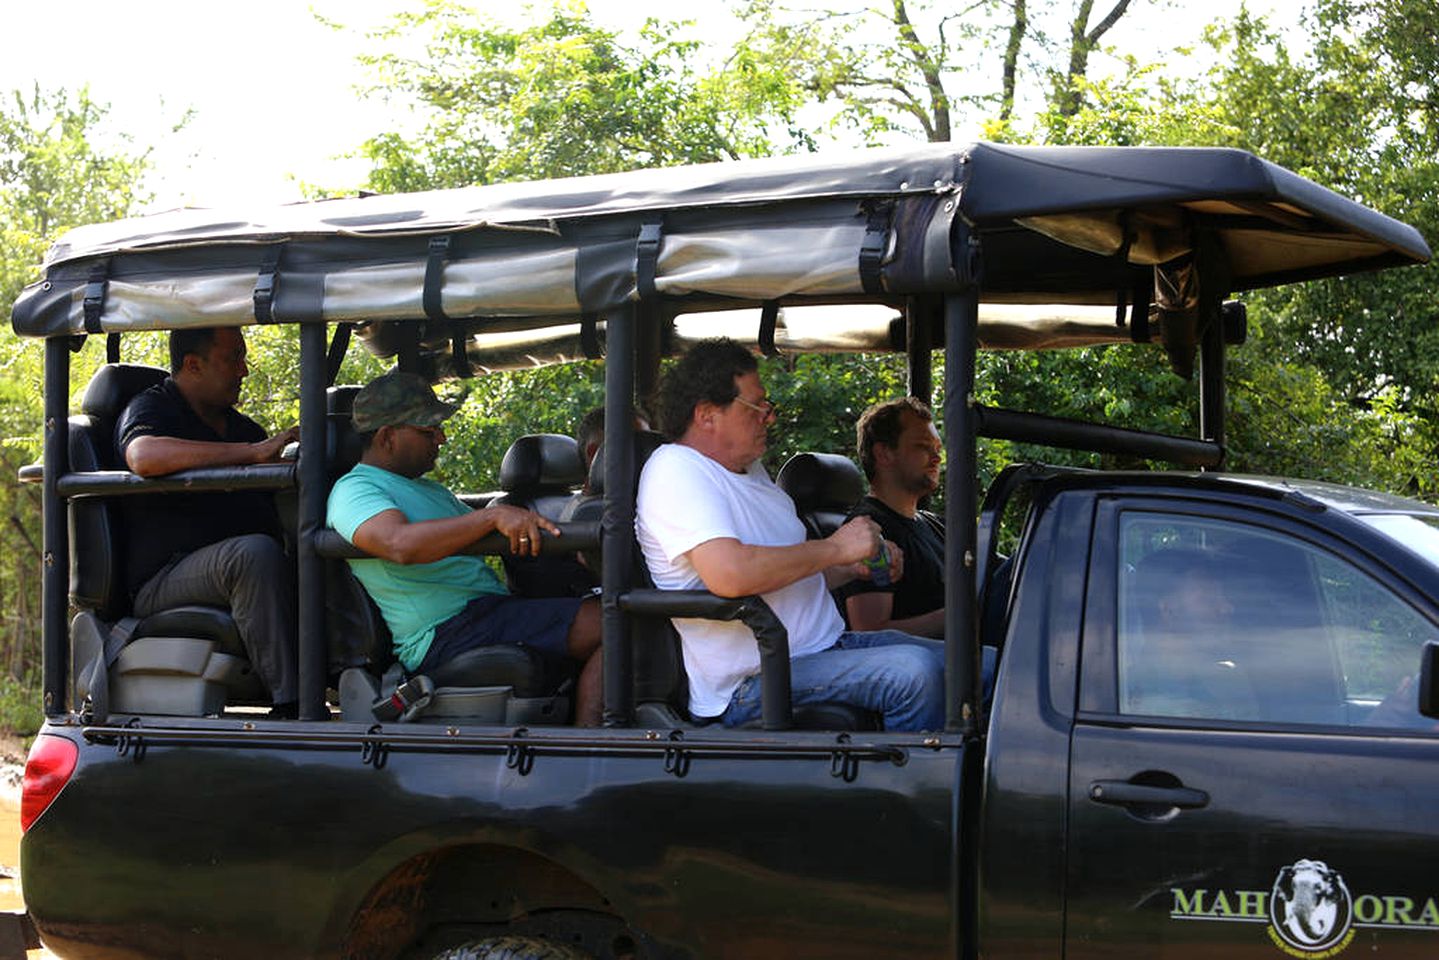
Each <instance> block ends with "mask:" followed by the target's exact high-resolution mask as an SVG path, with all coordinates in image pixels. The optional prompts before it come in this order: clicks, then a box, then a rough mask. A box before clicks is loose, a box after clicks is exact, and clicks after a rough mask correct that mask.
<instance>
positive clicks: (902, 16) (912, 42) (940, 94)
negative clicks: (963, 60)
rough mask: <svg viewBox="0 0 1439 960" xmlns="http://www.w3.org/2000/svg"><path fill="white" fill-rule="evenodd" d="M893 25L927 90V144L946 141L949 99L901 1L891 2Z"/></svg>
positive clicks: (936, 67)
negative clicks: (896, 28) (929, 116)
mask: <svg viewBox="0 0 1439 960" xmlns="http://www.w3.org/2000/svg"><path fill="white" fill-rule="evenodd" d="M894 24H895V26H896V27H898V28H899V36H900V39H901V40H903V41H904V49H905V51H906V53H907V55H908V56H909V58H910V60H912V61H913V62H914V64H915V66H917V67H919V71H920V74H921V75H922V76H923V77H924V85H925V87H926V88H927V89H928V90H929V106H930V113H931V117H932V119H933V123H932V124H931V123H928V122H926V123H925V135H926V136H927V137H928V138H929V140H930V142H940V141H946V140H949V139H950V126H949V96H948V95H947V94H946V93H945V92H944V80H943V78H942V77H941V76H940V70H939V65H938V64H937V63H936V62H935V60H934V57H933V56H931V55H930V50H929V48H928V47H926V46H925V45H924V44H923V43H922V42H920V39H919V34H918V33H917V32H916V31H915V29H914V24H912V23H910V20H909V11H908V9H906V7H905V0H894Z"/></svg>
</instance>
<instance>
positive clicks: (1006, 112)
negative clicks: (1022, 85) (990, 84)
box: [999, 0, 1029, 121]
mask: <svg viewBox="0 0 1439 960" xmlns="http://www.w3.org/2000/svg"><path fill="white" fill-rule="evenodd" d="M1013 7H1014V22H1013V23H1011V24H1010V25H1009V42H1008V43H1007V44H1005V47H1004V79H1003V81H1002V92H1001V93H1000V103H999V119H1000V120H1002V121H1007V120H1008V119H1009V118H1010V116H1011V115H1012V114H1013V113H1014V85H1015V78H1016V75H1017V72H1018V67H1019V51H1020V48H1021V45H1022V44H1023V43H1024V34H1025V31H1027V30H1028V29H1029V19H1028V17H1027V16H1026V12H1027V11H1026V10H1025V0H1013Z"/></svg>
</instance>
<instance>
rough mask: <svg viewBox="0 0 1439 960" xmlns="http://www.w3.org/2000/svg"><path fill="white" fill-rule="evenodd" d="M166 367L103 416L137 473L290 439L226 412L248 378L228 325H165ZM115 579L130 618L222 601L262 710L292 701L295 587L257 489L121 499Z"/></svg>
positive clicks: (263, 456) (267, 451)
mask: <svg viewBox="0 0 1439 960" xmlns="http://www.w3.org/2000/svg"><path fill="white" fill-rule="evenodd" d="M170 368H171V374H170V377H169V378H168V379H166V380H165V381H164V382H162V383H160V384H158V385H156V386H154V387H151V388H150V389H149V390H146V391H145V392H144V393H141V394H140V395H138V396H136V397H135V398H134V399H133V400H131V401H130V403H129V404H128V405H127V406H126V407H125V411H124V412H123V413H122V414H121V415H120V419H119V420H118V421H117V422H116V424H115V447H116V449H117V450H118V451H119V453H120V456H121V457H122V458H123V459H124V461H125V465H126V466H128V467H129V468H130V469H131V470H132V471H133V472H135V473H137V474H139V475H140V476H142V477H155V476H163V475H164V474H168V473H174V472H176V471H177V470H189V469H193V468H196V467H222V466H240V465H246V464H256V463H269V462H273V461H275V460H278V459H279V458H280V453H281V451H282V450H283V449H284V448H285V444H287V443H289V442H290V441H292V440H294V439H296V438H297V437H298V435H299V432H298V430H296V429H294V428H291V429H290V430H286V431H284V432H283V433H279V434H276V435H275V436H273V437H271V436H267V435H266V433H265V430H264V429H263V428H262V427H261V426H260V425H259V424H257V423H256V422H255V421H253V420H251V419H250V418H249V417H247V416H245V415H244V414H242V413H240V412H239V411H237V410H236V409H235V406H234V405H235V403H236V401H237V400H238V399H239V396H240V384H241V382H242V381H243V380H244V379H245V377H246V376H247V375H248V374H249V368H248V367H247V366H246V365H245V338H244V336H243V335H242V334H241V333H240V331H239V330H238V329H237V328H233V327H217V328H203V329H190V330H177V331H174V332H173V333H171V335H170ZM121 517H122V520H123V524H124V533H125V536H124V543H125V576H126V585H127V586H128V587H129V590H130V595H131V597H132V599H133V601H134V612H135V615H136V616H141V617H143V616H148V615H149V614H151V613H155V612H156V611H159V610H164V609H168V608H170V607H176V606H183V605H185V604H191V603H196V604H208V605H213V606H222V607H229V608H230V611H231V614H232V615H233V616H234V618H235V625H236V627H237V628H238V629H239V632H240V639H241V640H242V642H243V643H244V644H245V649H246V651H247V653H248V654H249V659H250V663H251V665H252V666H253V667H254V669H255V671H256V673H257V674H258V675H259V676H260V678H261V679H262V680H263V681H264V683H265V685H266V686H267V687H268V688H269V690H270V693H271V696H272V698H273V700H274V704H275V709H274V714H275V715H277V716H292V715H293V714H294V711H295V701H296V660H297V651H296V627H295V583H294V575H293V571H292V569H291V565H290V564H289V562H288V561H287V560H286V558H285V554H284V548H283V547H282V545H281V542H280V524H279V519H278V517H277V516H276V514H275V506H274V503H273V500H272V499H271V497H270V496H269V495H268V494H265V493H259V492H235V493H190V494H167V495H164V496H138V497H125V498H124V499H123V500H122V501H121Z"/></svg>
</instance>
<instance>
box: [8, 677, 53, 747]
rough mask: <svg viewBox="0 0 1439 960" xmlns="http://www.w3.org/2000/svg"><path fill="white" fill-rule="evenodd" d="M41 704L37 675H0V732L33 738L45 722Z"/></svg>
mask: <svg viewBox="0 0 1439 960" xmlns="http://www.w3.org/2000/svg"><path fill="white" fill-rule="evenodd" d="M43 702H44V698H43V697H41V695H40V677H39V675H38V674H35V673H30V674H27V675H26V676H24V677H21V678H17V677H14V676H12V675H10V674H0V730H5V731H7V732H9V733H13V734H16V735H17V736H21V737H27V738H28V737H33V736H34V735H35V734H37V733H39V732H40V727H41V725H42V724H44V722H45V711H44V710H42V709H41V708H40V704H41V703H43Z"/></svg>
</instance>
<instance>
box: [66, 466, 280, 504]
mask: <svg viewBox="0 0 1439 960" xmlns="http://www.w3.org/2000/svg"><path fill="white" fill-rule="evenodd" d="M294 485H295V465H294V464H293V463H261V464H255V465H254V466H248V467H200V468H198V469H195V470H181V471H179V472H177V473H169V474H166V475H165V476H163V477H150V478H148V479H147V478H145V477H142V476H139V475H138V474H134V473H131V472H130V471H128V470H92V471H88V472H77V473H67V474H65V475H64V476H63V477H61V478H60V480H59V482H57V483H56V485H55V486H56V488H57V489H58V490H59V493H60V496H62V497H122V496H134V495H139V494H153V493H193V492H197V491H201V490H218V491H225V492H229V491H232V490H283V489H285V488H286V487H293V486H294Z"/></svg>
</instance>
